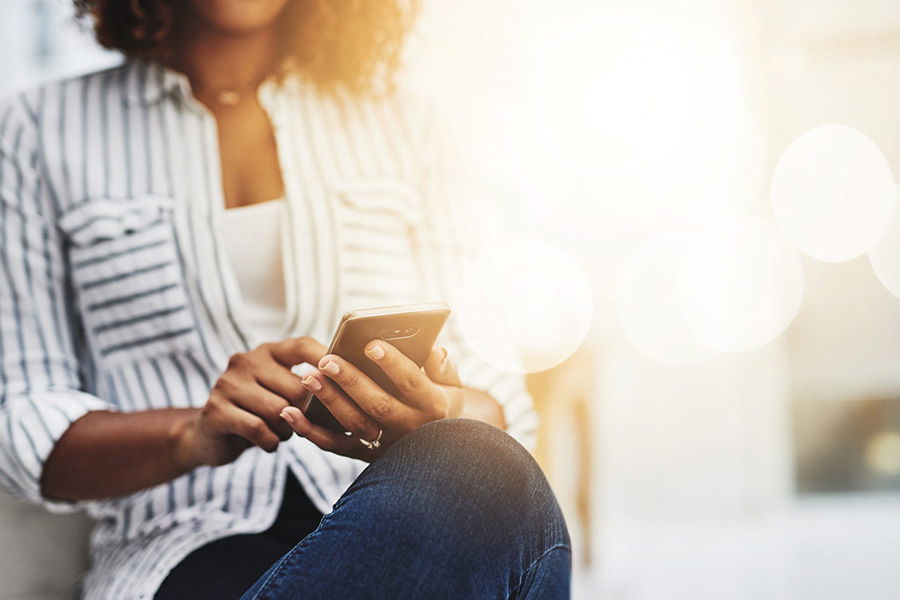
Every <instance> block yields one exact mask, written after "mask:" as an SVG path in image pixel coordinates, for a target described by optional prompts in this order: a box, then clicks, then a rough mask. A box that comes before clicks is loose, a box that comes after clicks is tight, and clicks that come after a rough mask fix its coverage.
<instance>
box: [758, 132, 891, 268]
mask: <svg viewBox="0 0 900 600" xmlns="http://www.w3.org/2000/svg"><path fill="white" fill-rule="evenodd" d="M771 193H772V209H773V211H774V213H775V220H776V222H777V223H778V227H779V229H780V231H781V233H782V235H783V236H784V237H785V238H786V239H788V240H790V242H791V243H793V244H794V245H795V246H797V248H799V249H800V250H801V251H802V252H804V253H806V254H808V255H810V256H812V257H813V258H818V259H819V260H823V261H826V262H842V261H845V260H850V259H852V258H856V257H857V256H859V255H861V254H863V253H865V252H867V251H869V250H870V249H872V247H874V246H875V244H877V243H878V241H879V240H880V239H881V237H882V236H883V235H884V233H885V231H886V230H887V227H888V225H889V223H890V222H891V218H892V216H893V213H894V178H893V175H892V174H891V169H890V166H889V165H888V162H887V159H886V158H885V157H884V155H883V154H882V153H881V151H880V150H879V149H878V146H876V145H875V143H874V142H872V140H870V139H869V138H867V137H866V136H865V135H863V134H862V133H860V132H859V131H857V130H855V129H853V128H851V127H844V126H841V125H826V126H824V127H818V128H816V129H813V130H811V131H808V132H806V133H804V134H803V135H801V136H800V137H799V138H797V139H796V140H794V142H793V143H792V144H791V145H790V146H788V148H787V149H786V150H785V151H784V153H783V154H782V155H781V158H780V159H779V160H778V164H777V166H776V167H775V173H774V175H773V177H772V187H771Z"/></svg>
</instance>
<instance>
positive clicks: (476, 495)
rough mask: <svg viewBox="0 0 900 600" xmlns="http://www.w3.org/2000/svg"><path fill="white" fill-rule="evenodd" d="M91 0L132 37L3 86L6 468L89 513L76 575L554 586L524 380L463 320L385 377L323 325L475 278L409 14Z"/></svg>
mask: <svg viewBox="0 0 900 600" xmlns="http://www.w3.org/2000/svg"><path fill="white" fill-rule="evenodd" d="M76 4H77V5H78V7H79V9H80V10H81V11H82V13H83V14H87V15H89V16H90V17H91V18H93V19H94V24H95V30H96V33H97V38H98V40H99V41H100V43H102V44H103V45H105V46H107V47H109V48H115V49H118V50H121V51H122V52H123V53H124V54H125V55H126V56H127V57H128V60H127V61H126V62H125V64H124V65H123V66H121V67H117V68H114V69H111V70H107V71H103V72H100V73H95V74H91V75H87V76H84V77H79V78H76V79H71V80H67V81H62V82H58V83H54V84H50V85H46V86H43V87H41V88H39V89H37V90H34V91H32V92H29V93H25V94H23V95H21V96H19V97H16V98H14V99H12V100H10V101H8V102H7V103H5V104H4V105H3V106H2V108H0V161H2V162H0V226H2V244H0V247H2V249H0V259H2V260H0V273H2V277H3V279H4V280H3V282H2V284H0V311H2V312H0V392H2V396H0V397H2V406H0V431H2V432H3V434H2V436H3V437H2V441H0V483H2V485H3V486H4V488H6V489H8V490H10V491H12V492H14V493H18V494H20V495H23V496H25V497H27V498H29V499H31V500H33V501H35V502H41V503H43V504H45V505H46V506H47V507H48V508H49V509H51V510H71V509H73V508H78V507H80V506H84V507H86V508H87V510H88V511H89V513H90V514H91V515H92V516H93V517H94V518H95V519H96V521H97V523H96V528H95V531H94V534H93V536H92V556H93V567H92V570H91V572H90V573H89V575H88V577H87V579H86V581H85V584H84V589H83V595H84V597H86V598H111V599H116V600H120V599H123V598H152V597H155V598H238V597H241V596H242V595H243V597H245V598H293V597H299V596H302V597H304V598H336V597H346V598H360V597H373V596H379V597H387V598H411V597H416V598H419V597H430V598H444V597H446V598H463V597H492V598H493V597H516V598H519V597H527V598H537V597H540V598H555V597H564V596H566V595H567V593H568V578H569V545H568V537H567V533H566V529H565V525H564V523H563V521H562V518H561V516H560V513H559V510H558V507H557V505H556V502H555V500H554V498H553V495H552V493H551V492H550V491H549V489H548V487H547V484H546V481H545V480H544V478H543V476H542V475H541V473H540V471H539V469H538V468H537V467H536V465H535V464H534V462H533V461H532V460H531V459H530V457H529V456H528V455H527V453H526V452H525V451H524V450H523V449H522V448H521V446H519V445H518V443H517V442H515V441H514V440H513V438H512V437H510V435H512V436H514V437H517V438H519V439H521V440H523V441H526V442H527V441H529V440H530V439H531V438H532V437H533V432H534V428H535V419H534V416H533V413H532V412H531V407H530V403H529V399H528V397H527V394H526V393H525V392H524V390H523V388H522V386H521V382H520V381H519V380H518V379H516V378H514V377H512V376H509V375H505V374H502V373H498V372H495V371H493V370H492V369H491V368H490V367H488V366H487V365H484V364H481V363H480V362H478V361H477V359H475V358H474V357H472V356H471V355H470V354H468V353H467V352H466V350H465V348H464V347H462V345H461V344H460V343H459V341H458V336H456V335H455V334H454V332H453V329H452V326H451V330H450V332H449V335H448V336H447V338H446V339H445V340H444V343H445V344H446V346H447V347H448V348H449V349H450V352H452V356H453V357H454V360H455V363H456V366H454V364H453V363H451V362H450V360H449V358H448V351H446V350H443V349H441V348H436V349H435V350H433V351H432V354H431V356H430V357H429V358H428V361H427V362H426V364H425V367H424V369H421V370H420V369H418V368H416V366H415V365H414V364H413V363H411V362H410V361H409V360H408V359H406V358H405V357H403V356H402V355H400V354H399V353H398V352H397V351H396V349H394V348H393V347H392V346H390V344H388V343H386V342H383V341H382V342H379V341H375V342H372V343H371V344H370V345H369V349H368V356H369V357H370V359H371V360H373V361H374V362H375V363H376V364H378V365H379V366H380V367H381V368H383V369H384V371H385V372H386V374H387V375H388V376H390V377H391V378H392V379H393V380H394V381H395V382H397V383H398V386H399V387H400V389H401V391H402V397H396V398H395V397H391V396H389V395H388V394H387V393H386V392H385V391H384V390H382V389H381V388H379V387H378V386H377V385H375V384H374V383H373V382H372V381H371V380H368V379H367V378H366V377H365V376H363V375H361V374H360V373H359V372H358V371H356V369H355V367H354V366H353V365H351V364H348V363H346V362H344V361H343V360H342V359H341V358H339V357H336V356H326V355H325V348H324V346H322V344H321V340H324V339H327V337H328V336H329V335H330V333H331V331H332V329H333V327H334V326H335V324H336V322H337V320H338V318H339V316H340V315H341V314H342V313H343V312H344V311H345V310H348V309H354V308H361V307H366V306H373V305H376V306H377V305H384V304H397V303H403V302H410V301H421V300H424V299H428V298H446V297H448V295H449V294H450V292H451V286H452V284H453V281H454V277H456V276H457V275H458V271H457V269H458V266H457V257H458V256H459V254H460V253H459V250H461V249H462V247H463V243H464V241H465V240H464V238H463V233H464V231H463V230H462V229H461V228H460V227H459V217H458V215H459V211H458V210H456V208H455V207H454V205H453V204H452V203H450V202H448V201H447V200H446V199H445V198H444V196H442V195H441V193H440V186H439V181H438V179H439V178H438V176H437V175H436V169H435V168H434V165H435V163H436V158H435V157H436V156H437V153H435V152H432V150H431V149H432V148H433V147H434V138H435V135H434V133H433V128H432V127H431V125H430V124H429V122H428V120H427V118H426V117H425V113H424V111H422V110H420V109H418V108H416V105H415V104H414V103H412V102H410V101H409V100H408V99H406V98H404V96H403V94H401V93H399V92H394V91H392V90H391V86H390V85H389V84H390V76H391V74H392V72H393V70H394V69H395V67H396V65H397V60H398V59H397V57H398V51H399V46H400V43H401V41H402V38H403V36H404V34H405V32H406V30H407V29H408V27H409V25H410V21H411V15H412V12H413V9H414V8H415V7H413V6H407V5H405V4H403V3H401V2H399V1H397V0H354V1H351V0H346V1H342V2H332V1H330V0H215V1H213V0H185V1H181V2H176V1H174V0H132V1H130V2H118V1H114V0H80V1H78V2H77V3H76ZM317 340H318V341H317ZM264 342H267V343H264ZM302 363H308V364H309V365H314V366H315V368H312V370H311V372H310V373H308V374H306V375H304V377H303V378H302V379H301V378H300V377H298V376H297V375H295V374H294V373H293V372H292V367H294V366H295V365H298V364H302ZM457 367H458V371H457ZM462 382H465V385H463V383H462ZM306 392H315V393H316V394H317V395H318V396H319V397H320V398H321V399H322V401H323V402H324V403H325V404H326V405H327V406H328V408H329V409H330V410H331V412H332V413H333V414H334V415H335V416H336V418H337V419H338V420H340V421H341V423H342V424H343V425H344V426H345V427H346V428H347V430H348V431H349V432H350V433H351V434H352V435H349V436H347V435H341V434H336V433H333V432H331V431H329V430H326V429H324V428H321V427H318V426H316V425H313V424H312V423H310V422H309V421H308V420H307V419H306V418H305V417H304V416H303V414H302V413H301V412H300V411H299V410H297V409H296V408H295V407H294V406H293V405H292V403H294V402H296V401H297V399H298V398H300V397H301V396H302V395H304V394H305V393H306ZM447 417H468V418H465V419H458V418H447ZM491 425H493V427H492V426H491ZM502 428H505V429H506V430H507V432H508V433H509V434H510V435H507V434H506V433H503V432H502V431H500V429H502ZM295 433H296V434H297V435H294V434H295ZM374 442H379V443H374ZM367 462H369V463H371V464H370V465H369V466H368V467H367V468H365V470H363V467H365V466H366V463H367ZM351 483H352V485H351ZM324 513H327V515H326V516H325V517H323V516H322V515H323V514H324Z"/></svg>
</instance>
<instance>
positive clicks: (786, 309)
mask: <svg viewBox="0 0 900 600" xmlns="http://www.w3.org/2000/svg"><path fill="white" fill-rule="evenodd" d="M802 297H803V266H802V263H801V260H800V255H799V254H798V253H797V251H796V250H794V249H793V248H792V247H791V246H790V245H789V244H787V243H786V242H785V241H784V240H783V239H781V237H780V236H779V235H778V232H777V230H776V229H775V226H774V225H772V224H771V223H768V222H767V221H763V220H762V219H758V218H755V217H741V218H737V219H732V220H729V221H727V222H725V223H723V224H721V225H718V226H715V227H710V228H708V229H706V230H704V232H703V233H702V234H701V235H698V236H697V237H696V238H695V239H693V240H692V241H691V243H690V244H689V246H688V248H687V249H686V250H685V251H684V253H683V254H682V257H681V261H680V265H679V268H678V300H679V306H680V308H681V312H682V314H683V316H684V319H685V322H686V324H687V326H688V329H689V330H690V331H691V332H692V333H693V334H694V335H695V336H696V337H697V338H698V339H699V340H700V341H701V342H703V343H704V344H706V345H707V346H709V347H710V348H713V349H715V350H720V351H724V352H744V351H749V350H754V349H756V348H759V347H761V346H764V345H766V344H768V343H769V342H771V341H772V340H774V339H775V338H776V337H778V336H779V335H780V334H781V333H782V332H783V331H784V330H785V328H786V327H787V326H788V325H789V324H790V322H791V321H792V320H793V318H794V316H796V314H797V311H798V309H799V308H800V302H801V299H802Z"/></svg>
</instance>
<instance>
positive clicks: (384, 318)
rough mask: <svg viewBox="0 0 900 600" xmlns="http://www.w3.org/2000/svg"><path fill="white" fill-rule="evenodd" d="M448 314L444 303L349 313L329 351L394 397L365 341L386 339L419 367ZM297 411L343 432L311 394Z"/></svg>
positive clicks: (385, 377)
mask: <svg viewBox="0 0 900 600" xmlns="http://www.w3.org/2000/svg"><path fill="white" fill-rule="evenodd" d="M449 316H450V308H449V307H448V306H447V305H446V304H444V303H443V302H430V303H427V304H407V305H402V306H384V307H379V308H366V309H362V310H355V311H353V312H348V313H347V314H345V315H344V316H343V318H341V322H340V323H339V324H338V326H337V331H335V334H334V337H333V338H332V340H331V345H330V346H329V347H328V354H336V355H337V356H340V357H341V358H343V359H344V360H346V361H347V362H349V363H350V364H352V365H354V366H355V367H356V368H358V369H359V370H360V371H362V372H363V373H365V374H366V375H367V376H368V377H369V378H370V379H372V381H374V382H375V383H377V384H378V385H380V386H381V387H382V388H383V389H384V390H385V391H386V392H388V393H389V394H392V395H395V396H396V395H398V394H399V392H398V390H397V388H396V386H395V385H394V384H393V382H392V381H391V380H390V379H389V378H388V376H387V375H385V373H384V371H382V370H381V368H379V367H378V365H376V364H375V363H374V362H372V360H371V359H370V358H369V357H367V356H366V355H365V353H364V350H365V347H366V344H368V343H369V342H371V341H372V340H384V341H386V342H389V343H390V344H391V345H392V346H394V347H395V348H397V349H398V350H400V352H402V353H403V354H405V355H406V356H407V357H408V358H409V359H410V360H411V361H413V362H414V363H415V364H416V365H418V366H420V367H421V366H422V365H423V364H424V363H425V359H427V358H428V355H429V353H430V352H431V349H432V348H433V347H434V343H435V342H436V341H437V337H438V334H440V332H441V329H442V328H443V327H444V323H446V322H447V317H449ZM300 410H302V411H303V413H304V414H305V415H306V417H307V418H308V419H309V420H310V421H312V422H313V423H316V424H317V425H321V426H323V427H327V428H328V429H332V430H334V431H339V432H343V431H344V426H343V425H341V424H340V423H339V422H338V420H337V419H335V418H334V417H333V416H332V415H331V413H330V412H328V409H327V408H325V406H324V405H323V404H322V402H321V401H320V400H319V399H318V398H316V397H315V396H314V395H312V394H308V395H307V397H306V398H305V399H304V400H302V401H301V403H300Z"/></svg>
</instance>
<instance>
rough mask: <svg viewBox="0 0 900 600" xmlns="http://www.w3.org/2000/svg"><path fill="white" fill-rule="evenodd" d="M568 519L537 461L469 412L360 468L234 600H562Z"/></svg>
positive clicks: (427, 428) (567, 574)
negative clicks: (308, 529)
mask: <svg viewBox="0 0 900 600" xmlns="http://www.w3.org/2000/svg"><path fill="white" fill-rule="evenodd" d="M570 576H571V550H570V544H569V536H568V532H567V530H566V525H565V522H564V520H563V517H562V514H561V512H560V510H559V506H558V504H557V502H556V499H555V498H554V496H553V492H552V491H551V490H550V487H549V486H548V484H547V480H546V479H545V478H544V475H543V473H541V470H540V468H539V467H538V465H537V463H535V462H534V460H533V459H532V458H531V456H530V455H529V454H528V452H527V451H526V450H525V449H524V448H522V447H521V446H520V445H519V444H518V443H517V442H516V441H515V440H513V439H512V438H511V437H509V436H508V435H506V434H505V433H503V432H502V431H500V430H498V429H496V428H494V427H491V426H489V425H486V424H484V423H481V422H478V421H471V420H465V419H447V420H443V421H436V422H434V423H430V424H428V425H425V426H423V427H421V428H419V429H417V430H416V431H413V432H412V433H409V434H408V435H406V436H405V437H403V438H402V439H401V440H400V441H399V442H397V443H396V444H395V445H394V446H393V447H392V448H391V449H390V450H389V451H388V452H386V453H385V455H384V456H382V457H381V458H379V459H378V460H377V461H375V462H374V463H372V464H371V465H369V467H368V468H367V469H366V470H365V471H364V472H363V473H362V474H361V475H360V476H359V477H358V478H357V480H356V481H355V482H354V483H353V485H351V486H350V488H349V489H348V490H347V492H346V493H344V495H343V496H342V497H341V498H340V500H338V502H337V504H335V507H334V510H333V511H332V512H331V513H330V514H328V515H326V516H325V517H324V518H323V519H322V521H321V523H320V524H319V526H318V527H317V528H316V530H315V531H313V532H312V533H311V534H309V535H308V536H306V537H305V538H304V539H303V540H302V541H301V542H300V543H299V544H297V545H296V546H295V547H294V548H293V550H291V551H290V552H288V553H287V554H285V555H284V556H283V557H282V558H281V559H280V560H278V561H277V562H276V563H275V564H274V565H273V566H272V567H271V568H270V569H269V570H268V572H266V574H265V575H263V576H262V577H261V578H260V579H259V580H258V581H257V582H256V584H254V585H253V586H252V587H251V588H250V589H249V590H248V591H247V592H246V593H245V594H244V595H243V597H242V600H286V599H288V598H291V599H293V598H299V597H302V598H304V599H333V598H344V599H351V600H352V599H356V598H396V599H402V598H432V599H441V598H448V599H449V598H453V599H460V598H504V599H505V598H516V599H541V600H554V599H557V598H568V597H569V583H570Z"/></svg>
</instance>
